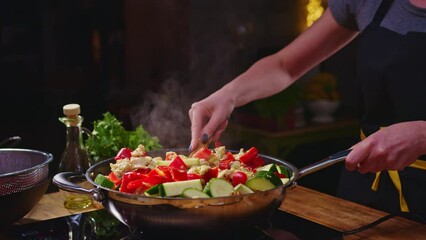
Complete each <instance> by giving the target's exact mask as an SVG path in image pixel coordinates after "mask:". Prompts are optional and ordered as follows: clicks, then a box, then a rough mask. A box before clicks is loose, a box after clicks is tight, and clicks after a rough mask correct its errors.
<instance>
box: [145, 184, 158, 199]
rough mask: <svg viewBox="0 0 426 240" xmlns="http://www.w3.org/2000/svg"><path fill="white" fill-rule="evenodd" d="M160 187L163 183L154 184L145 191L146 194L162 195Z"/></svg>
mask: <svg viewBox="0 0 426 240" xmlns="http://www.w3.org/2000/svg"><path fill="white" fill-rule="evenodd" d="M160 188H161V184H157V185H154V186H152V187H150V188H148V189H147V190H146V191H145V195H146V196H158V195H160Z"/></svg>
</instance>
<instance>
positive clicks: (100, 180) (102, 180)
mask: <svg viewBox="0 0 426 240" xmlns="http://www.w3.org/2000/svg"><path fill="white" fill-rule="evenodd" d="M95 183H96V184H98V185H99V186H102V187H106V188H111V189H113V188H114V187H115V185H114V183H113V182H112V181H111V180H109V179H108V178H107V177H105V176H104V175H102V174H100V173H99V174H98V175H97V176H96V178H95Z"/></svg>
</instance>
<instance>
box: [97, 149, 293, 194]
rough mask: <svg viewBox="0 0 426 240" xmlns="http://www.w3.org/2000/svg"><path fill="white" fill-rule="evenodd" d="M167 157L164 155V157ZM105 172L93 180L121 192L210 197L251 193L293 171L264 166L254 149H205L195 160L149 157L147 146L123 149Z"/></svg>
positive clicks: (168, 155) (178, 156)
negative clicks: (232, 150) (107, 172)
mask: <svg viewBox="0 0 426 240" xmlns="http://www.w3.org/2000/svg"><path fill="white" fill-rule="evenodd" d="M163 157H164V158H163ZM110 167H111V172H110V173H109V174H108V175H107V176H103V175H101V174H98V175H97V176H96V178H95V182H96V183H97V184H98V185H100V186H103V187H106V188H112V189H115V190H118V191H120V192H125V193H132V194H142V195H146V196H161V197H184V198H208V197H223V196H231V195H236V194H249V193H253V192H256V191H266V190H269V189H273V188H276V187H278V186H280V185H283V184H285V183H287V182H288V181H289V178H290V177H291V176H289V174H290V171H288V169H287V168H286V167H285V166H281V165H278V164H275V163H270V164H266V165H265V162H264V160H263V159H262V157H261V156H260V155H259V154H258V150H257V149H256V148H255V147H252V148H250V149H248V150H246V151H245V150H244V149H241V150H240V151H239V152H238V153H236V154H234V153H231V152H230V151H228V150H227V149H226V148H225V147H224V146H220V147H217V148H215V149H208V148H201V149H199V150H198V151H197V152H196V153H195V154H194V155H193V156H192V157H191V158H190V157H187V156H185V155H182V154H177V153H176V152H167V153H166V154H165V156H162V157H151V156H148V155H147V152H146V151H145V147H144V146H143V145H139V146H138V147H137V148H136V149H134V150H132V149H129V148H123V149H121V150H120V151H119V152H118V153H117V155H116V157H115V163H111V164H110Z"/></svg>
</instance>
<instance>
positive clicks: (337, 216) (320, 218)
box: [17, 186, 426, 240]
mask: <svg viewBox="0 0 426 240" xmlns="http://www.w3.org/2000/svg"><path fill="white" fill-rule="evenodd" d="M286 194H287V195H286V197H285V199H284V202H283V203H282V205H281V207H280V209H281V210H283V211H286V212H288V213H291V214H294V215H296V216H299V217H302V218H305V219H307V220H310V221H312V222H316V223H318V224H321V225H323V226H326V227H329V228H333V229H336V230H338V231H342V232H343V231H348V230H352V229H355V228H358V227H362V226H364V225H366V224H368V223H371V222H373V221H375V220H377V219H379V218H381V217H383V216H385V215H386V213H384V212H381V211H378V210H375V209H371V208H368V207H365V206H362V205H359V204H356V203H353V202H349V201H346V200H343V199H340V198H336V197H333V196H330V195H327V194H324V193H321V192H318V191H315V190H312V189H308V188H305V187H302V186H296V187H292V188H289V189H287V193H286ZM62 204H63V199H62V195H61V194H60V193H59V192H54V193H48V194H45V195H44V196H43V198H42V199H41V200H40V202H39V203H38V204H37V205H36V206H35V207H34V208H33V210H32V211H31V212H30V213H28V214H27V215H26V216H25V217H24V218H23V219H21V220H20V221H19V222H18V223H17V224H25V223H30V222H34V221H42V220H48V219H52V218H57V217H63V216H67V215H71V214H75V213H79V212H81V211H72V210H68V209H65V208H64V207H63V205H62ZM101 208H102V206H101V205H100V204H98V203H95V204H92V206H91V207H89V208H87V209H85V210H84V211H93V210H98V209H101ZM319 239H320V238H319ZM344 239H349V240H352V239H398V240H399V239H410V240H411V239H419V240H420V239H426V224H421V223H418V222H415V221H411V220H408V219H405V218H402V217H395V218H391V219H389V220H387V221H385V222H383V223H381V224H379V225H377V226H375V227H373V228H370V229H368V230H365V231H362V232H359V233H356V234H353V235H348V236H345V237H344Z"/></svg>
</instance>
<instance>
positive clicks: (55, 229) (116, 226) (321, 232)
mask: <svg viewBox="0 0 426 240" xmlns="http://www.w3.org/2000/svg"><path fill="white" fill-rule="evenodd" d="M243 229H244V231H235V232H216V233H214V232H199V233H196V232H195V231H191V232H175V231H173V230H170V229H164V231H161V232H159V231H156V232H146V231H145V232H142V233H141V232H138V231H135V230H132V229H129V228H128V227H126V226H125V225H124V224H122V223H120V222H119V221H118V220H117V219H116V218H114V217H113V216H112V215H110V214H109V213H108V212H107V211H106V210H97V211H93V212H87V213H83V214H76V215H71V216H68V217H61V218H56V219H50V220H46V221H40V222H34V223H29V224H24V225H14V226H12V227H10V228H9V229H7V231H4V232H5V233H4V236H3V235H1V234H0V238H1V239H19V240H65V239H76V240H77V239H87V240H97V239H106V240H108V239H121V240H134V239H142V240H151V239H155V240H161V239H185V240H191V239H200V240H208V239H220V240H227V239H232V240H238V239H241V240H296V239H300V240H305V239H324V240H331V239H333V240H334V239H342V233H340V232H338V231H336V230H333V229H330V228H327V227H324V226H322V225H319V224H317V223H314V222H311V221H308V220H305V219H303V218H300V217H297V216H295V215H292V214H289V213H286V212H283V211H279V210H277V211H276V212H275V213H274V214H273V215H272V216H271V217H270V218H269V219H268V220H267V221H265V223H264V224H259V225H258V226H250V227H247V228H243Z"/></svg>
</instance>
